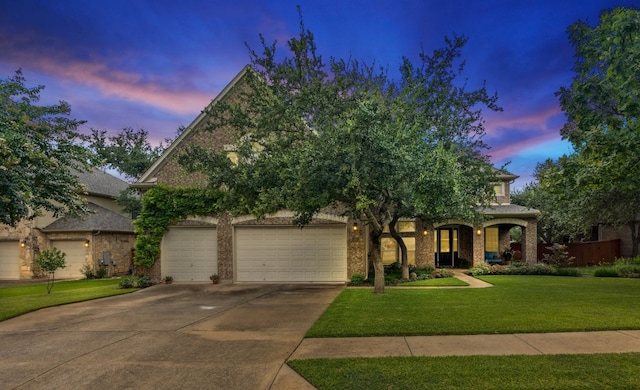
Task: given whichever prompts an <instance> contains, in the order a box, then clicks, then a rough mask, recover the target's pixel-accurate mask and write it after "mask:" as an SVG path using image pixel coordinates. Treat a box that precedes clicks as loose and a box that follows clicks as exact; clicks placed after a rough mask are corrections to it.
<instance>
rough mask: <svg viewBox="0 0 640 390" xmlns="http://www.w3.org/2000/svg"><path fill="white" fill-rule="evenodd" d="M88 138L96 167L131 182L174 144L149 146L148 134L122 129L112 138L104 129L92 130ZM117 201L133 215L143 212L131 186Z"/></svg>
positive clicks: (166, 143) (169, 140)
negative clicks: (105, 168)
mask: <svg viewBox="0 0 640 390" xmlns="http://www.w3.org/2000/svg"><path fill="white" fill-rule="evenodd" d="M182 131H184V127H182V126H181V127H179V128H178V130H177V134H176V137H177V136H179V135H180V133H182ZM87 138H88V139H87V144H88V146H89V148H90V149H91V150H92V151H93V152H94V153H95V154H96V156H97V157H98V159H99V161H98V165H100V166H103V167H108V168H111V169H114V170H116V171H117V172H118V173H120V174H121V175H123V176H124V177H125V178H127V179H134V180H135V179H139V178H140V177H141V176H142V175H143V174H144V173H145V172H146V171H147V169H149V168H150V167H151V165H152V164H153V162H154V161H156V160H157V159H158V158H159V157H160V156H161V155H162V153H163V152H164V151H165V149H166V148H167V146H168V145H170V144H171V143H172V142H173V139H172V138H165V139H164V140H163V141H161V142H160V143H159V144H158V145H152V144H151V141H150V140H149V132H148V131H146V130H144V129H138V130H134V129H133V128H131V127H125V128H124V129H122V131H120V132H118V133H116V134H115V135H111V136H109V135H107V131H106V130H97V129H91V134H90V135H89V136H88V137H87ZM116 202H117V203H118V204H119V205H120V206H122V207H123V209H124V210H126V211H128V212H130V213H131V214H132V215H136V214H138V213H139V212H140V210H141V209H142V203H141V201H140V192H139V191H138V190H137V189H135V188H133V187H128V188H126V189H125V190H123V191H122V192H120V194H119V195H118V198H117V199H116Z"/></svg>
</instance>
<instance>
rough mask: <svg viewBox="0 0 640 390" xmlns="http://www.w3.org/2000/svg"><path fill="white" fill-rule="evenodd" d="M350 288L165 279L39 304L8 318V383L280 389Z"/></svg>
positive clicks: (1, 362) (4, 333) (2, 360)
mask: <svg viewBox="0 0 640 390" xmlns="http://www.w3.org/2000/svg"><path fill="white" fill-rule="evenodd" d="M343 288H344V286H336V285H310V284H301V285H295V284H293V285H274V284H271V285H254V284H245V285H243V284H219V285H209V284H172V285H158V286H154V287H151V288H148V289H144V290H141V291H138V292H135V293H132V294H127V295H122V296H118V297H111V298H104V299H99V300H95V301H89V302H82V303H77V304H71V305H66V306H60V307H53V308H47V309H43V310H39V311H36V312H33V313H29V314H26V315H24V316H20V317H17V318H13V319H11V320H7V321H3V322H0V345H1V346H2V347H1V349H0V378H2V380H1V381H0V389H42V388H47V389H85V388H91V389H128V388H136V389H159V388H160V389H168V388H171V389H176V388H189V389H269V388H272V389H276V388H279V387H280V388H282V386H278V385H277V384H276V385H274V380H275V379H276V376H278V373H279V372H280V371H281V370H282V373H281V374H280V377H279V379H278V381H276V382H278V383H287V381H286V380H283V379H282V378H283V377H284V378H285V379H286V378H288V377H287V375H286V373H287V372H288V370H287V367H286V366H284V362H285V360H286V359H287V358H288V357H289V356H290V355H291V354H292V352H293V351H294V350H295V349H296V347H297V346H298V345H299V344H300V342H301V341H302V339H303V337H304V334H305V333H306V331H307V330H308V329H309V327H310V326H311V325H312V324H313V322H314V321H315V320H316V319H317V318H318V317H319V316H320V314H322V312H323V311H324V310H325V309H326V308H327V307H328V306H329V304H330V303H331V302H332V301H333V300H334V298H335V297H336V296H337V295H338V294H339V293H340V291H342V289H343ZM53 294H55V290H54V291H53ZM0 304H1V303H0ZM283 374H284V375H283ZM294 379H295V378H294ZM291 386H297V385H296V384H295V383H292V384H291ZM287 387H288V386H287Z"/></svg>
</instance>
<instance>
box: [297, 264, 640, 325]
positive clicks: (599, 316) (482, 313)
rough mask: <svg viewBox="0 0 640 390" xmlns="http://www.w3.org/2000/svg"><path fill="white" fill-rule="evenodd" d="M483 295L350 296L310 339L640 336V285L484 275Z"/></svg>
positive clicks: (391, 291) (366, 292)
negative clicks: (632, 332) (630, 332)
mask: <svg viewBox="0 0 640 390" xmlns="http://www.w3.org/2000/svg"><path fill="white" fill-rule="evenodd" d="M481 279H483V280H485V281H487V282H489V283H492V284H493V285H494V287H489V288H479V289H402V288H387V289H385V293H384V294H380V295H376V294H374V293H373V289H371V288H367V289H346V290H344V291H343V292H342V293H341V294H340V295H339V296H338V297H337V298H336V299H335V300H334V302H333V303H332V304H331V306H330V307H329V308H328V309H327V310H326V311H325V313H323V315H322V316H321V317H320V318H319V319H318V321H316V323H315V324H314V325H313V326H312V327H311V329H309V331H308V332H307V337H345V336H410V335H446V334H487V333H489V334H490V333H537V332H564V331H595V330H616V329H640V316H638V313H639V312H640V299H638V297H640V279H621V278H571V277H555V276H483V277H482V278H481Z"/></svg>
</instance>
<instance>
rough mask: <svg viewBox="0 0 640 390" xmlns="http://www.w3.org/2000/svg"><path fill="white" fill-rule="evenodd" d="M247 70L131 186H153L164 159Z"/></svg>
mask: <svg viewBox="0 0 640 390" xmlns="http://www.w3.org/2000/svg"><path fill="white" fill-rule="evenodd" d="M249 69H252V68H251V65H246V66H245V67H244V68H242V70H241V71H240V72H239V73H238V74H237V75H236V76H235V77H234V78H233V80H231V82H230V83H229V84H227V86H226V87H224V89H223V90H222V91H220V93H219V94H218V96H216V97H215V99H213V100H212V101H211V103H209V104H208V105H207V107H205V109H204V110H202V111H201V112H200V115H198V117H197V118H196V119H195V120H194V121H193V122H191V124H190V125H189V126H187V128H186V129H185V130H184V131H183V132H182V134H180V135H179V136H178V138H176V139H175V140H174V141H173V142H172V143H171V145H169V147H168V148H167V149H165V151H164V153H162V155H161V156H160V157H159V158H158V159H157V160H156V161H155V162H154V163H153V164H152V165H151V167H149V169H147V171H146V172H145V173H144V174H143V175H142V176H141V177H140V178H139V179H138V181H136V182H135V183H133V184H132V185H131V186H132V187H137V188H144V187H149V186H153V185H155V184H156V178H155V176H156V173H157V172H158V169H160V167H161V166H162V164H163V162H164V161H165V160H166V159H168V158H169V157H170V156H172V155H173V153H175V150H176V148H177V146H178V145H180V143H182V141H183V140H184V139H185V138H187V137H189V136H190V134H191V133H192V132H193V131H194V129H195V128H197V127H198V126H199V125H200V123H202V122H203V121H204V120H205V118H206V117H207V111H208V109H209V108H210V107H212V106H213V105H214V104H216V103H217V102H219V101H220V100H221V99H223V98H224V97H225V96H226V95H227V94H228V93H229V91H231V90H232V89H233V87H235V86H236V84H238V82H239V81H240V80H241V79H242V78H243V77H244V75H245V74H246V73H247V71H248V70H249Z"/></svg>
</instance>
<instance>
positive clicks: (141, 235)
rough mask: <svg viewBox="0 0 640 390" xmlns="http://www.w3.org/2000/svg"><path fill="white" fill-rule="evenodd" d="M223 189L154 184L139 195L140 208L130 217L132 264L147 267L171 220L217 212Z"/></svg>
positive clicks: (150, 264)
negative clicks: (133, 236)
mask: <svg viewBox="0 0 640 390" xmlns="http://www.w3.org/2000/svg"><path fill="white" fill-rule="evenodd" d="M222 200H223V193H222V191H220V190H212V189H208V188H175V187H169V186H166V185H158V186H155V187H153V188H151V189H150V190H149V191H147V192H146V193H145V195H144V196H143V197H142V212H141V213H140V215H139V217H138V219H137V220H136V221H134V223H133V224H134V227H135V232H136V252H135V257H134V263H135V265H140V266H144V267H146V268H151V266H153V264H154V263H155V261H156V260H157V259H158V258H159V257H160V242H161V241H162V237H163V236H164V234H165V233H166V232H167V230H168V229H169V225H171V224H172V223H175V222H178V221H180V220H183V219H185V218H187V217H189V216H207V215H213V214H217V213H219V212H220V210H221V209H222V206H221V204H222Z"/></svg>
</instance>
